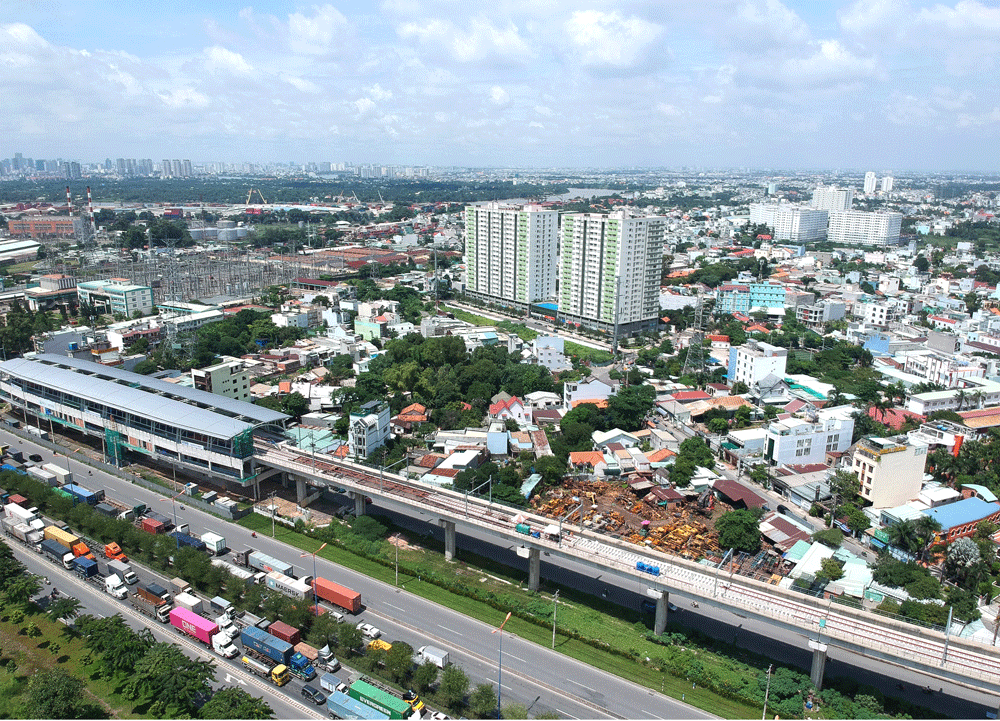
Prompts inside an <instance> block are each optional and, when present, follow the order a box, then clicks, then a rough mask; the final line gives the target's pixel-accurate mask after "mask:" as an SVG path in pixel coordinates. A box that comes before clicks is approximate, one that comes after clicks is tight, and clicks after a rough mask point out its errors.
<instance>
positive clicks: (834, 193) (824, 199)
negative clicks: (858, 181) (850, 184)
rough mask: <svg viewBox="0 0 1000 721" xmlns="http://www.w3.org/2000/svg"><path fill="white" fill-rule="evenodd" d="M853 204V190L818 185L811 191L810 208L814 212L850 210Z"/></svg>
mask: <svg viewBox="0 0 1000 721" xmlns="http://www.w3.org/2000/svg"><path fill="white" fill-rule="evenodd" d="M853 204H854V188H838V187H836V186H834V185H828V186H823V185H820V186H819V187H818V188H816V190H814V191H813V197H812V207H813V208H815V209H816V210H829V211H837V210H850V209H851V205H853Z"/></svg>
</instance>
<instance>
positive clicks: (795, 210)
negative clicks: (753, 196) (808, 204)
mask: <svg viewBox="0 0 1000 721" xmlns="http://www.w3.org/2000/svg"><path fill="white" fill-rule="evenodd" d="M829 216H830V212H829V211H827V210H817V209H815V208H805V207H803V206H800V205H792V204H790V203H754V204H752V205H751V206H750V222H751V223H763V224H764V225H766V226H768V227H769V228H771V229H772V230H773V231H774V239H775V240H793V241H808V240H822V239H823V238H825V237H826V224H827V220H828V218H829Z"/></svg>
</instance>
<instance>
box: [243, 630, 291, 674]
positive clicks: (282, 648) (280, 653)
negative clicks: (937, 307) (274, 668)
mask: <svg viewBox="0 0 1000 721" xmlns="http://www.w3.org/2000/svg"><path fill="white" fill-rule="evenodd" d="M240 641H241V642H242V643H243V645H244V646H246V647H247V648H252V649H253V650H254V651H256V652H257V653H262V654H264V655H265V656H267V657H268V658H269V659H271V660H272V661H274V662H275V663H283V664H285V665H286V666H287V665H288V662H289V661H290V660H291V658H292V651H293V650H294V649H293V648H292V644H290V643H288V642H287V641H282V640H281V639H280V638H277V637H276V636H272V635H271V634H269V633H267V632H266V631H261V630H260V629H259V628H257V627H256V626H247V627H246V628H244V629H243V631H242V632H240Z"/></svg>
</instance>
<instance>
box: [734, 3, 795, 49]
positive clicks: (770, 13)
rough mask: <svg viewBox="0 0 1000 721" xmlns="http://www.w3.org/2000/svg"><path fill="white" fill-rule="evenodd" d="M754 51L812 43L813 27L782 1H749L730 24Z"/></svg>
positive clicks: (738, 37)
mask: <svg viewBox="0 0 1000 721" xmlns="http://www.w3.org/2000/svg"><path fill="white" fill-rule="evenodd" d="M726 27H727V28H732V31H733V33H734V36H735V38H734V39H735V40H736V41H737V42H738V43H739V44H740V45H742V46H744V47H745V49H746V50H748V51H750V52H767V51H769V50H774V49H778V48H783V47H790V46H794V45H799V44H801V43H804V42H806V41H807V40H809V26H808V25H806V23H805V22H804V21H803V20H802V18H800V17H799V15H798V13H796V12H795V11H794V10H790V9H789V8H788V7H786V6H785V5H784V4H783V3H781V2H780V0H745V2H743V3H742V4H741V5H740V6H739V8H737V10H736V17H735V18H733V19H732V21H731V22H729V23H727V24H726Z"/></svg>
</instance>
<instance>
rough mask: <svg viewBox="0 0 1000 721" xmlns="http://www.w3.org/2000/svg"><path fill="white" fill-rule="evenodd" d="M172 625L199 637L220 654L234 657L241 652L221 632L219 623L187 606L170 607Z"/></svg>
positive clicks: (194, 636)
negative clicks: (203, 616)
mask: <svg viewBox="0 0 1000 721" xmlns="http://www.w3.org/2000/svg"><path fill="white" fill-rule="evenodd" d="M170 625H171V626H173V627H174V628H176V629H177V630H178V631H180V632H181V633H185V634H187V635H188V636H191V637H192V638H196V639H198V640H199V641H201V642H202V643H203V644H205V645H206V646H208V647H210V648H211V649H212V650H213V651H215V652H216V653H217V654H219V655H220V656H223V657H225V658H232V657H233V656H236V655H237V654H239V650H238V649H237V648H236V646H234V645H233V642H232V640H231V639H230V638H229V636H227V635H226V634H224V633H219V627H218V625H217V624H215V623H213V622H212V621H209V620H208V619H207V618H202V617H201V616H199V615H198V614H196V613H193V612H191V611H189V610H188V609H186V608H180V607H178V606H174V607H173V608H172V609H170Z"/></svg>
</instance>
